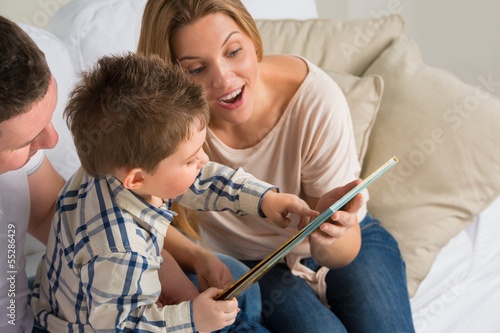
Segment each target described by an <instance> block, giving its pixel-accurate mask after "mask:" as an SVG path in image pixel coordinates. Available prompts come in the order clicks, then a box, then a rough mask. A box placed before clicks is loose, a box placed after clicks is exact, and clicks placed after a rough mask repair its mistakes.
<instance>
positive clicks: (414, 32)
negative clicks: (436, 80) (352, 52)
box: [316, 0, 500, 97]
mask: <svg viewBox="0 0 500 333" xmlns="http://www.w3.org/2000/svg"><path fill="white" fill-rule="evenodd" d="M316 3H317V6H318V12H319V13H321V15H322V16H324V17H329V18H338V19H343V20H345V19H354V18H363V17H374V16H378V15H381V14H386V13H400V14H401V15H402V16H403V18H404V19H405V22H406V26H405V32H406V33H407V34H408V35H410V36H411V37H412V38H413V39H415V40H416V42H417V43H418V45H419V46H420V49H421V51H422V56H423V58H424V60H425V61H426V62H427V63H428V64H430V65H432V66H436V67H440V68H444V69H447V70H448V71H450V72H452V73H454V74H456V75H458V76H459V77H460V78H461V79H462V80H464V81H465V82H467V83H469V84H472V85H474V86H477V85H479V84H480V82H484V80H486V81H488V82H490V84H491V85H490V87H491V89H492V90H493V91H492V92H493V94H494V95H496V96H499V97H500V33H499V32H500V20H499V19H498V17H500V1H497V0H475V1H470V0H469V1H464V0H462V1H456V0H434V1H432V0H385V1H384V0H335V1H332V0H316Z"/></svg>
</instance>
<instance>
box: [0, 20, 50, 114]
mask: <svg viewBox="0 0 500 333" xmlns="http://www.w3.org/2000/svg"><path fill="white" fill-rule="evenodd" d="M49 82H50V70H49V66H48V65H47V61H46V60H45V55H44V54H43V52H42V51H40V49H39V48H38V46H37V45H36V44H35V42H34V41H33V40H32V39H31V38H30V36H28V34H27V33H25V32H24V31H23V30H22V29H21V28H20V27H19V26H18V25H17V24H15V23H14V22H12V21H10V20H8V19H6V18H5V17H3V16H0V122H3V121H6V120H9V119H11V118H14V117H16V116H18V115H21V114H23V113H25V112H27V111H29V109H30V107H31V106H32V105H33V104H34V103H36V102H38V101H39V100H41V99H42V98H43V97H44V96H45V94H46V93H47V90H48V89H49Z"/></svg>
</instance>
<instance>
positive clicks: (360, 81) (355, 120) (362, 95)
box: [325, 70, 384, 165]
mask: <svg viewBox="0 0 500 333" xmlns="http://www.w3.org/2000/svg"><path fill="white" fill-rule="evenodd" d="M325 72H326V73H327V74H328V75H329V76H330V77H331V78H332V79H333V80H334V81H335V82H336V83H337V84H338V86H339V87H340V89H341V90H342V92H343V93H344V95H345V97H346V100H347V104H348V105H349V109H350V111H351V118H352V124H353V127H354V140H355V141H356V151H357V152H358V160H359V164H360V165H363V160H364V157H365V154H366V149H367V147H368V138H369V137H370V133H371V130H372V127H373V124H374V123H375V118H376V117H377V113H378V110H379V107H380V102H381V100H382V92H383V90H384V81H383V80H382V77H380V76H379V75H367V76H365V77H363V78H360V77H357V76H353V75H350V74H347V73H340V72H333V71H328V70H325Z"/></svg>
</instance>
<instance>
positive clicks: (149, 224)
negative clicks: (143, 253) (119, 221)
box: [106, 175, 177, 236]
mask: <svg viewBox="0 0 500 333" xmlns="http://www.w3.org/2000/svg"><path fill="white" fill-rule="evenodd" d="M106 182H107V183H108V186H109V191H110V193H111V196H112V198H113V199H114V200H115V202H116V204H117V205H118V207H120V208H121V209H122V210H124V211H127V212H128V213H129V214H131V215H132V216H134V218H135V220H136V221H137V223H139V224H140V225H141V226H142V227H143V228H145V229H149V228H155V229H156V230H158V232H159V233H161V234H162V235H164V236H165V235H166V233H167V228H168V226H169V225H170V222H172V219H173V218H174V216H175V215H177V213H175V212H173V211H171V210H170V209H171V206H172V204H171V203H170V201H168V202H167V204H166V203H163V204H162V206H161V207H160V208H157V207H154V206H152V205H150V204H148V203H147V202H145V201H144V200H142V199H141V198H140V197H139V196H137V195H136V194H135V193H133V192H132V191H130V190H128V189H126V188H125V187H123V184H122V182H121V181H120V180H118V179H117V178H116V177H114V176H111V175H108V176H106Z"/></svg>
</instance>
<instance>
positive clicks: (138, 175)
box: [122, 168, 144, 190]
mask: <svg viewBox="0 0 500 333" xmlns="http://www.w3.org/2000/svg"><path fill="white" fill-rule="evenodd" d="M122 183H123V186H124V187H125V188H126V189H129V190H137V189H139V188H141V187H142V186H143V185H144V170H142V169H141V168H133V169H130V170H129V171H128V172H127V174H126V175H125V177H124V178H123V182H122Z"/></svg>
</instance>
